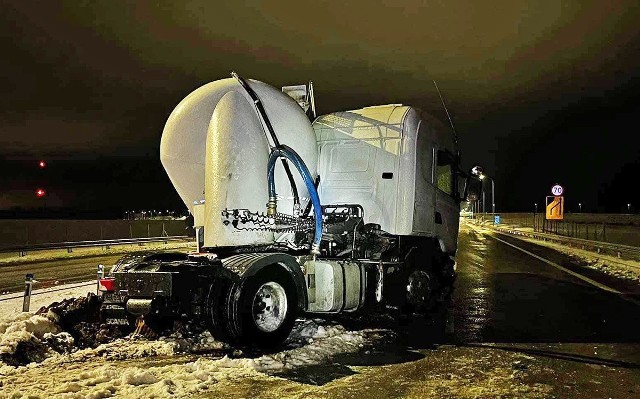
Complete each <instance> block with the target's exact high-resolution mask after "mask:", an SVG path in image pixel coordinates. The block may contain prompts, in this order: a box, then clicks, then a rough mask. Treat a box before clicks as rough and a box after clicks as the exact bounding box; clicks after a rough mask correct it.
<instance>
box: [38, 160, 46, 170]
mask: <svg viewBox="0 0 640 399" xmlns="http://www.w3.org/2000/svg"><path fill="white" fill-rule="evenodd" d="M38 166H39V167H40V169H44V168H46V167H47V163H46V162H45V161H40V162H38Z"/></svg>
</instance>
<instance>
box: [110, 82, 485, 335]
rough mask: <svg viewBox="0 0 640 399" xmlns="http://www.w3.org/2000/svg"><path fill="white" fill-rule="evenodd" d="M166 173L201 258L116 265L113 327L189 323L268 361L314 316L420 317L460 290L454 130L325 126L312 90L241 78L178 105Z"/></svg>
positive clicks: (403, 121)
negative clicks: (381, 312) (385, 312)
mask: <svg viewBox="0 0 640 399" xmlns="http://www.w3.org/2000/svg"><path fill="white" fill-rule="evenodd" d="M302 87H303V88H305V86H302ZM309 89H310V87H309ZM160 158H161V161H162V165H163V167H164V169H165V170H166V173H167V174H168V176H169V179H170V180H171V183H172V184H173V186H174V187H175V189H176V190H177V192H178V194H179V196H180V198H181V199H182V201H183V202H184V204H185V205H186V206H187V207H188V208H189V211H190V212H191V214H192V215H193V221H194V223H193V227H194V229H195V232H196V241H197V251H196V252H194V253H190V254H183V253H157V254H145V255H133V256H127V257H124V258H122V259H121V260H120V261H119V262H117V263H116V264H115V265H114V267H113V269H112V271H111V273H110V275H109V276H108V277H106V278H105V279H104V280H102V281H101V286H102V287H103V291H104V293H103V299H104V301H103V304H102V308H101V312H102V316H103V320H104V321H105V322H106V323H107V324H115V325H131V323H133V322H135V320H136V319H137V320H138V321H140V320H141V319H143V320H147V321H148V322H150V323H151V322H153V323H155V325H161V324H162V323H173V322H176V321H182V322H184V321H194V322H198V323H201V324H202V325H204V326H206V328H207V329H209V330H210V332H211V333H212V335H213V336H214V337H215V338H217V339H220V340H223V341H226V342H230V343H237V344H241V345H247V346H252V347H257V348H269V347H274V346H277V345H279V344H280V343H282V342H283V341H284V340H285V339H286V337H287V336H288V334H289V333H290V331H291V329H292V327H293V324H294V321H295V319H296V318H297V317H298V316H301V315H305V314H307V315H309V314H311V315H314V316H318V315H332V314H340V313H352V314H356V313H358V312H364V311H367V310H368V309H370V310H375V309H389V308H393V309H397V310H399V311H402V312H405V313H407V314H415V313H418V312H421V311H423V310H424V309H426V308H428V307H429V305H430V303H432V302H433V300H434V298H435V297H436V296H437V295H438V293H439V292H441V290H442V288H443V287H446V286H450V285H451V284H452V282H453V280H454V278H455V258H454V256H455V253H456V245H457V235H458V223H459V212H460V201H461V200H462V198H463V196H462V195H461V194H460V192H459V191H460V190H459V189H458V187H459V183H462V179H461V178H462V177H463V176H464V175H465V174H464V173H462V172H461V170H460V168H459V163H460V157H459V153H458V148H457V140H456V136H455V134H454V131H453V129H452V128H449V127H448V126H445V125H444V124H442V123H440V122H439V121H438V120H437V119H435V118H434V117H432V116H430V115H429V114H427V113H425V112H423V111H421V110H419V109H417V108H414V107H411V106H405V105H400V104H390V105H381V106H370V107H365V108H361V109H357V110H352V111H345V112H334V113H330V114H326V115H322V116H319V117H316V116H315V104H314V99H313V95H312V90H306V95H304V96H302V97H301V99H300V101H298V102H296V101H295V100H294V99H293V98H292V96H290V95H288V94H286V93H283V91H282V90H278V89H276V88H274V87H271V86H269V85H267V84H265V83H262V82H260V81H257V80H245V79H243V78H242V77H240V76H238V75H237V74H235V73H234V74H232V77H231V78H228V79H222V80H217V81H214V82H211V83H208V84H205V85H204V86H202V87H200V88H198V89H196V90H195V91H193V92H192V93H190V94H189V95H187V96H186V97H185V98H184V99H183V100H182V101H181V102H180V103H179V104H178V105H177V106H176V108H175V109H174V111H173V112H172V113H171V115H170V116H169V119H168V121H167V123H166V125H165V127H164V131H163V133H162V139H161V145H160ZM472 178H473V177H472V176H466V184H465V187H470V188H471V189H470V190H469V193H471V192H472V191H473V189H472V188H473V187H476V186H475V185H474V184H471V183H470V180H469V179H472ZM460 185H461V184H460ZM464 191H467V189H465V190H464ZM465 196H466V193H465Z"/></svg>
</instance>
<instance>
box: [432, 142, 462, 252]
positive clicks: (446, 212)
mask: <svg viewBox="0 0 640 399" xmlns="http://www.w3.org/2000/svg"><path fill="white" fill-rule="evenodd" d="M434 152H435V154H434V155H435V156H434V160H435V165H434V174H433V177H434V182H433V183H434V185H435V186H436V188H437V190H435V191H436V209H435V214H434V222H435V233H436V236H437V237H438V238H440V239H442V241H443V242H444V246H445V249H446V252H448V253H450V254H453V253H455V250H456V246H457V242H458V218H459V205H458V203H457V201H456V200H455V195H456V190H457V188H456V187H455V186H454V183H455V181H454V173H455V170H456V169H455V158H454V156H453V155H452V154H451V153H450V152H449V151H447V150H444V149H442V148H438V147H435V148H434Z"/></svg>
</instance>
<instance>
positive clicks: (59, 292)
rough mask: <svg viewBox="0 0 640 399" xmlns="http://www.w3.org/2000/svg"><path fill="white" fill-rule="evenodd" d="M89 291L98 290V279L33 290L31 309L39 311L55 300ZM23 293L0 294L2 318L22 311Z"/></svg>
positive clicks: (82, 294) (79, 295)
mask: <svg viewBox="0 0 640 399" xmlns="http://www.w3.org/2000/svg"><path fill="white" fill-rule="evenodd" d="M89 292H93V293H95V292H96V281H95V280H93V281H86V282H82V283H73V284H65V285H60V286H56V287H51V288H44V289H41V290H33V292H32V293H31V306H30V307H29V310H31V311H34V312H35V311H37V310H38V309H40V308H41V307H42V306H47V305H50V304H51V303H53V302H55V301H60V300H62V299H65V298H78V297H81V296H86V295H87V293H89ZM22 302H23V295H22V293H12V294H5V295H0V320H1V319H3V318H6V317H9V316H12V315H16V314H18V313H21V312H22Z"/></svg>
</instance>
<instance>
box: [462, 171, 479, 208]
mask: <svg viewBox="0 0 640 399" xmlns="http://www.w3.org/2000/svg"><path fill="white" fill-rule="evenodd" d="M481 193H482V180H480V178H479V177H477V176H472V175H469V176H467V180H466V181H465V183H464V200H465V201H469V202H473V201H477V200H478V199H479V198H480V195H481Z"/></svg>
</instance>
